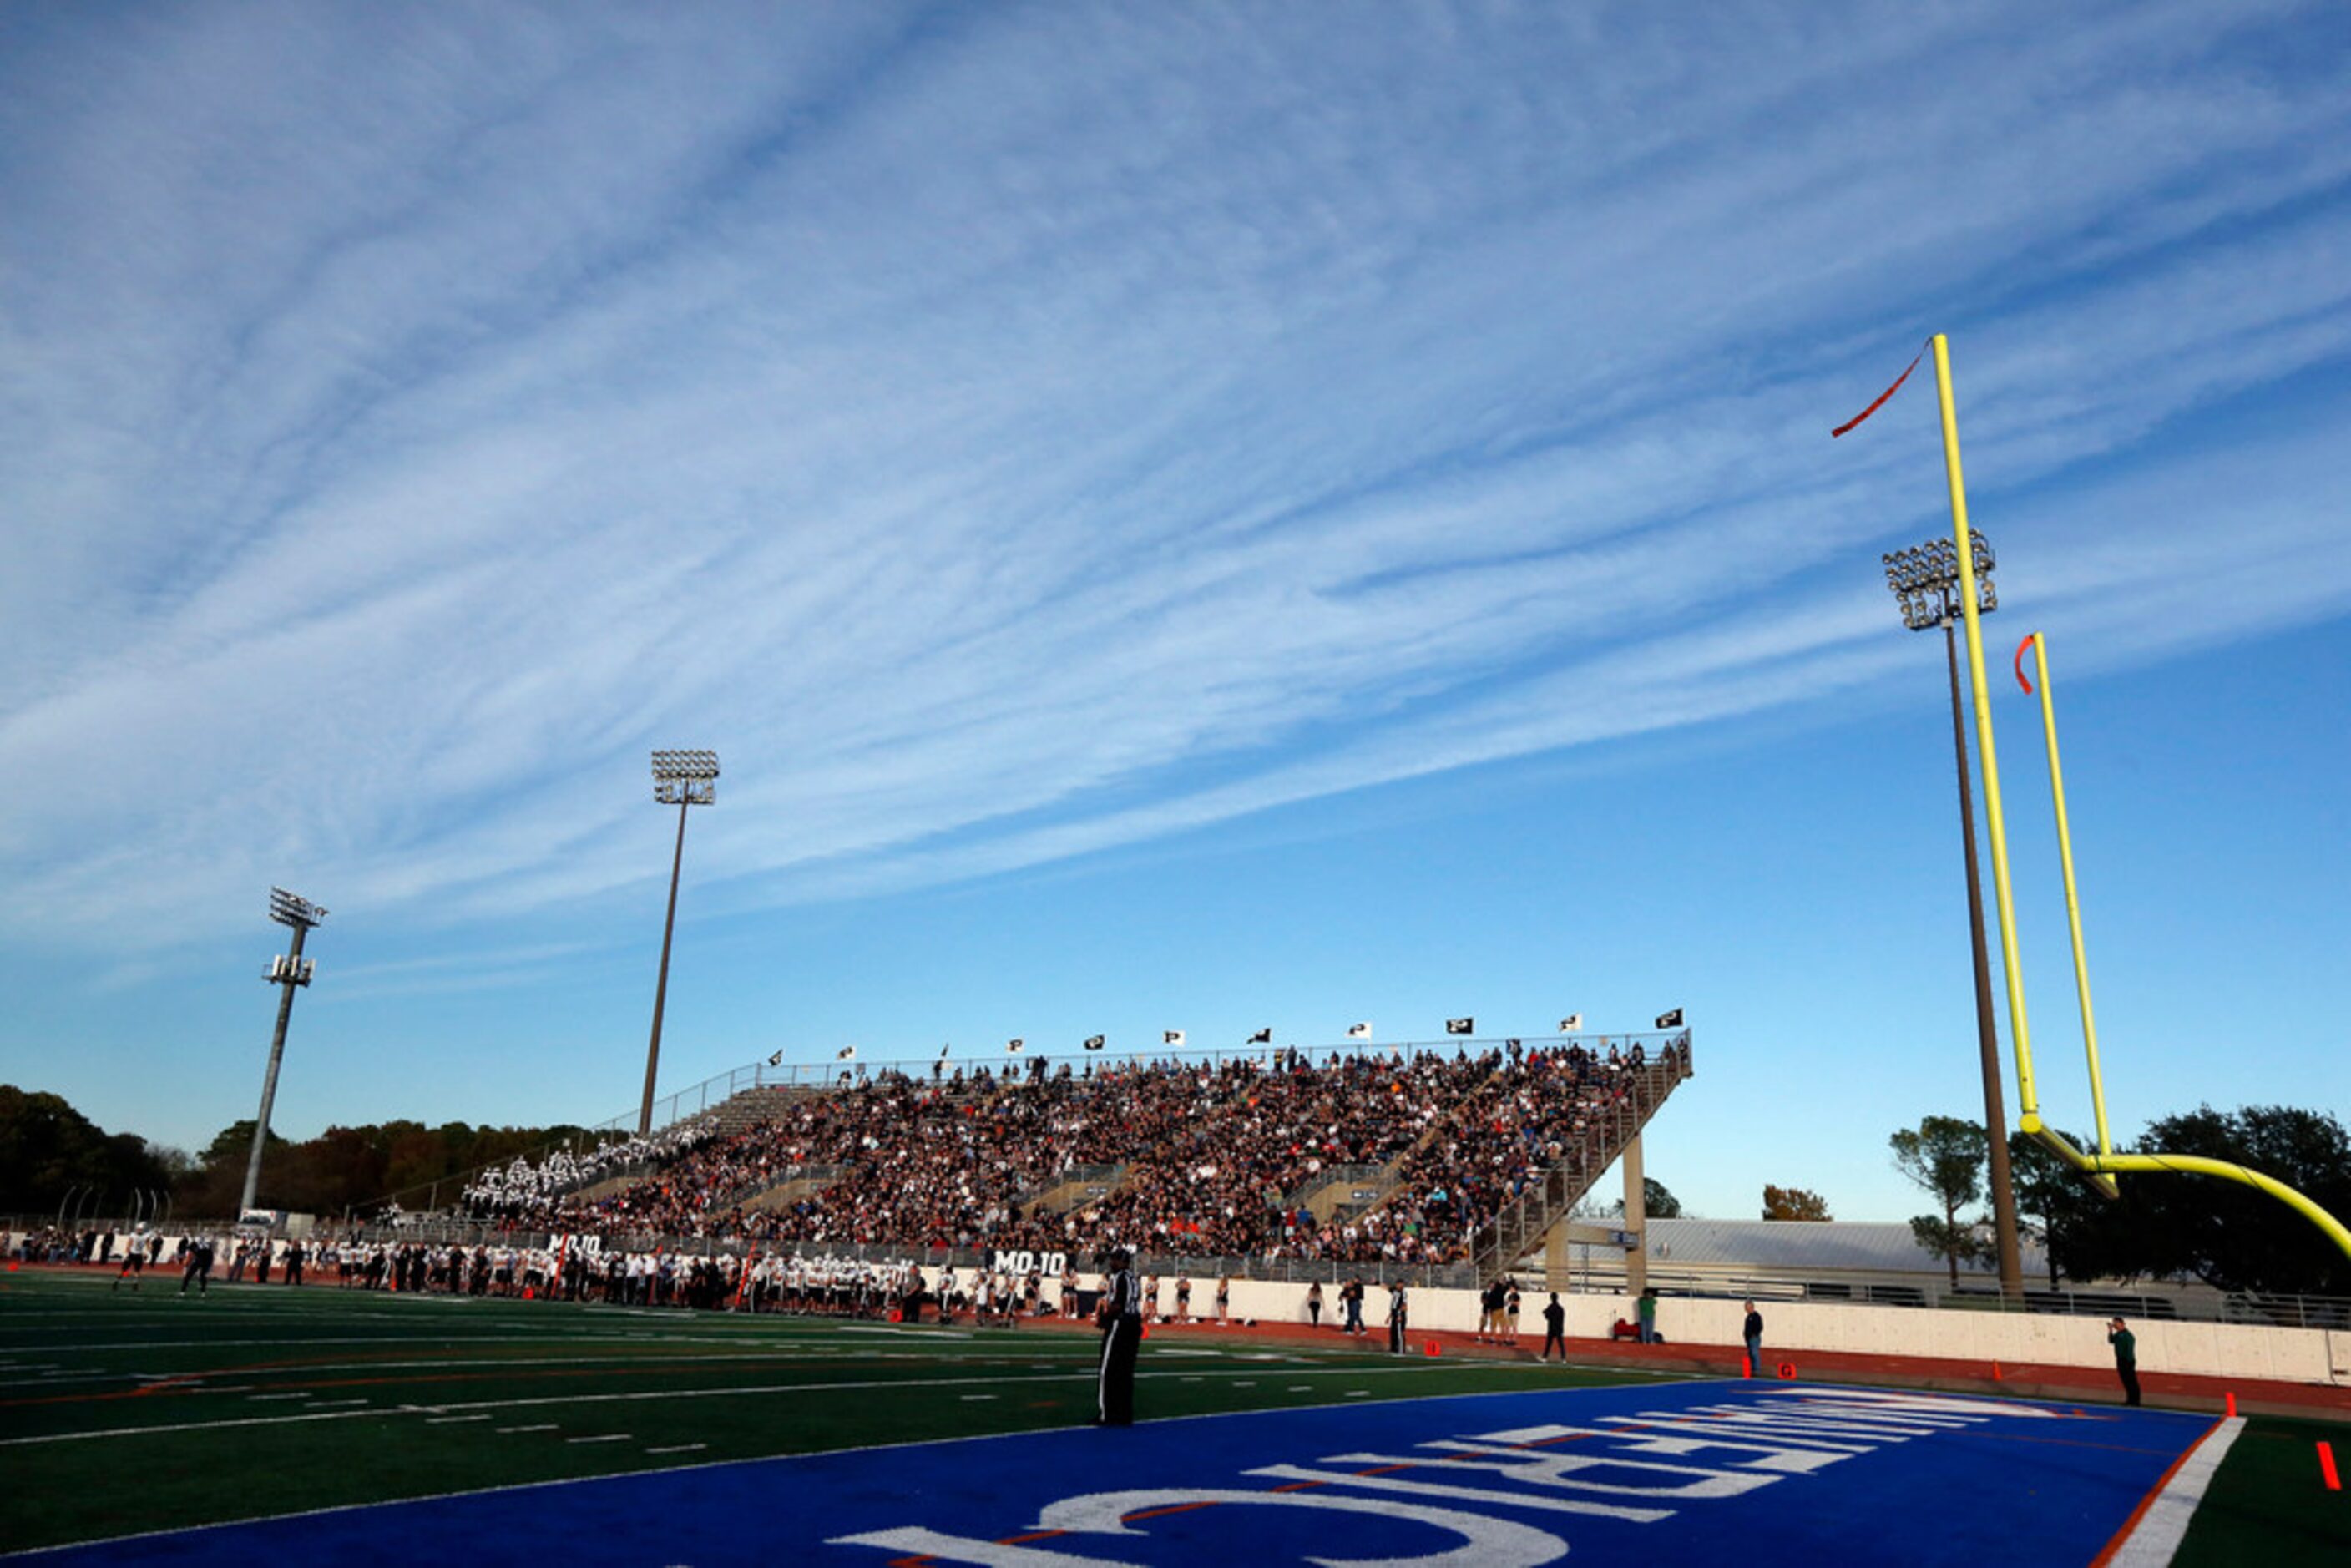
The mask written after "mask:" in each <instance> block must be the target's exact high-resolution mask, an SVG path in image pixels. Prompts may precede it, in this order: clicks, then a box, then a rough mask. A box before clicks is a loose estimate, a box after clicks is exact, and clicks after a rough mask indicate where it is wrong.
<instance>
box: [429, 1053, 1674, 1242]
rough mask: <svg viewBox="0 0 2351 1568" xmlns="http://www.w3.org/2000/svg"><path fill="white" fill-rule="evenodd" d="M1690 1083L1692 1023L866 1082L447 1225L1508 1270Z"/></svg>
mask: <svg viewBox="0 0 2351 1568" xmlns="http://www.w3.org/2000/svg"><path fill="white" fill-rule="evenodd" d="M1689 1072H1690V1044H1689V1036H1688V1032H1687V1030H1680V1031H1676V1032H1673V1033H1670V1034H1664V1033H1661V1034H1656V1035H1635V1036H1615V1037H1606V1038H1604V1039H1602V1040H1595V1041H1592V1042H1589V1043H1587V1042H1584V1041H1582V1040H1570V1041H1566V1042H1562V1043H1559V1044H1545V1045H1540V1046H1536V1047H1532V1048H1530V1047H1527V1046H1525V1045H1523V1044H1522V1043H1521V1042H1520V1041H1519V1040H1494V1041H1478V1042H1462V1043H1455V1044H1451V1045H1449V1046H1447V1047H1433V1046H1423V1047H1386V1048H1381V1049H1363V1048H1359V1049H1356V1050H1353V1051H1338V1050H1333V1051H1328V1052H1315V1053H1308V1052H1305V1051H1294V1050H1282V1051H1270V1052H1265V1053H1260V1054H1253V1055H1235V1056H1227V1057H1223V1058H1216V1057H1211V1058H1208V1059H1205V1060H1186V1059H1178V1058H1155V1059H1132V1060H1113V1061H1101V1062H1095V1061H1088V1062H1087V1063H1085V1064H1084V1066H1083V1067H1082V1068H1080V1069H1073V1067H1072V1065H1071V1064H1070V1063H1068V1062H1066V1061H1065V1062H1062V1063H1061V1064H1059V1065H1058V1066H1056V1065H1053V1064H1050V1063H1049V1062H1047V1061H1044V1060H1042V1059H1031V1060H1029V1061H1026V1062H1023V1063H1019V1064H1017V1065H1014V1066H1012V1067H1010V1068H1008V1070H1006V1071H992V1070H991V1069H989V1068H988V1067H987V1066H985V1065H982V1066H979V1067H977V1068H976V1069H974V1070H970V1071H966V1070H965V1069H963V1068H962V1067H960V1066H957V1067H955V1068H952V1069H951V1068H949V1067H948V1065H947V1064H946V1062H944V1061H934V1062H928V1063H924V1064H920V1065H916V1066H911V1067H910V1066H908V1065H907V1064H893V1065H885V1066H882V1067H880V1068H875V1069H866V1068H858V1069H852V1070H850V1071H844V1072H842V1073H841V1074H840V1075H839V1076H838V1078H837V1079H836V1080H835V1081H833V1082H827V1083H824V1084H822V1085H811V1084H807V1083H800V1082H785V1083H769V1082H753V1083H752V1084H750V1085H749V1086H747V1087H746V1088H743V1089H742V1090H740V1091H739V1092H736V1093H734V1094H732V1095H730V1096H728V1097H727V1098H726V1100H724V1101H723V1102H722V1103H719V1104H718V1105H716V1106H715V1107H713V1108H711V1109H709V1110H708V1111H706V1112H705V1113H700V1114H698V1115H696V1116H695V1117H694V1118H692V1119H691V1120H687V1121H683V1122H680V1123H676V1124H673V1125H671V1126H670V1127H667V1128H664V1129H663V1130H662V1131H660V1132H658V1133H656V1134H653V1136H652V1137H650V1138H644V1139H629V1140H625V1141H619V1142H615V1143H612V1144H610V1145H605V1146H603V1147H601V1148H599V1149H596V1150H594V1151H592V1152H587V1153H581V1152H579V1151H575V1150H571V1149H558V1150H553V1151H549V1153H547V1154H546V1155H543V1156H542V1157H541V1158H540V1159H538V1161H535V1162H534V1161H530V1160H517V1161H515V1162H513V1163H512V1164H510V1165H508V1166H504V1167H501V1168H496V1169H493V1170H490V1171H486V1172H484V1173H480V1174H479V1175H478V1176H476V1178H475V1180H473V1181H472V1182H471V1183H469V1184H468V1185H467V1186H466V1187H465V1194H464V1198H463V1202H462V1205H461V1206H460V1208H459V1210H458V1211H457V1212H456V1213H455V1214H453V1215H449V1216H445V1217H442V1218H446V1219H453V1220H462V1221H466V1222H471V1223H472V1224H473V1225H475V1226H490V1227H495V1228H498V1229H499V1230H501V1231H504V1232H506V1233H507V1234H508V1235H510V1236H511V1235H515V1234H517V1233H541V1234H547V1235H556V1234H560V1235H579V1236H593V1237H595V1238H598V1239H600V1240H601V1241H604V1242H608V1243H611V1244H613V1245H615V1246H625V1247H628V1248H631V1249H639V1250H650V1249H662V1248H675V1247H678V1246H693V1247H700V1248H703V1249H707V1248H708V1247H710V1246H712V1245H714V1244H716V1245H723V1246H726V1247H728V1248H734V1249H776V1248H779V1247H785V1246H789V1247H793V1248H801V1247H811V1246H816V1247H828V1248H831V1247H845V1246H854V1247H861V1248H869V1247H880V1248H896V1249H907V1250H910V1251H913V1252H915V1253H917V1254H920V1255H926V1256H930V1255H940V1254H947V1253H955V1252H962V1251H971V1250H978V1251H987V1250H1004V1249H1029V1250H1037V1251H1055V1252H1061V1253H1064V1254H1069V1255H1089V1254H1091V1253H1092V1252H1094V1251H1096V1250H1099V1249H1102V1248H1104V1247H1109V1246H1113V1245H1119V1246H1125V1247H1129V1248H1132V1249H1134V1250H1135V1251H1137V1252H1138V1253H1141V1254H1144V1255H1146V1256H1183V1257H1192V1258H1220V1259H1231V1260H1238V1262H1237V1265H1236V1266H1237V1267H1246V1266H1248V1264H1249V1263H1250V1262H1258V1263H1263V1262H1271V1261H1276V1260H1322V1261H1327V1262H1332V1263H1353V1264H1368V1265H1405V1266H1420V1267H1424V1268H1426V1267H1432V1266H1448V1265H1471V1264H1473V1263H1474V1264H1478V1265H1479V1267H1481V1268H1486V1267H1491V1266H1496V1265H1499V1266H1508V1265H1509V1264H1510V1263H1513V1262H1515V1261H1516V1260H1517V1258H1516V1256H1515V1255H1513V1256H1510V1257H1502V1256H1500V1251H1501V1250H1502V1249H1504V1248H1505V1243H1504V1240H1503V1239H1504V1238H1505V1237H1509V1238H1513V1239H1520V1238H1524V1239H1535V1240H1540V1239H1541V1236H1542V1234H1543V1233H1544V1232H1545V1231H1546V1230H1548V1229H1550V1228H1552V1225H1554V1224H1556V1223H1558V1222H1561V1221H1562V1220H1563V1219H1564V1217H1565V1216H1566V1215H1567V1213H1568V1211H1569V1210H1570V1209H1571V1208H1572V1207H1573V1206H1574V1204H1575V1203H1576V1202H1577V1201H1578V1200H1580V1199H1581V1198H1582V1197H1583V1194H1584V1193H1585V1192H1586V1191H1587V1190H1588V1189H1589V1188H1590V1187H1591V1186H1592V1185H1593V1182H1594V1181H1595V1180H1596V1179H1597V1178H1598V1177H1599V1176H1600V1175H1601V1174H1602V1173H1603V1172H1604V1171H1605V1170H1606V1169H1607V1168H1608V1167H1609V1166H1611V1165H1612V1164H1614V1162H1615V1161H1616V1159H1617V1158H1618V1156H1619V1155H1621V1154H1622V1152H1623V1151H1624V1149H1625V1145H1627V1144H1628V1143H1629V1142H1631V1141H1632V1140H1634V1139H1636V1138H1637V1137H1638V1134H1639V1132H1640V1129H1641V1127H1642V1125H1643V1124H1646V1121H1647V1120H1648V1118H1649V1117H1650V1116H1652V1115H1654V1114H1655V1113H1656V1110H1657V1109H1658V1107H1659V1106H1661V1105H1662V1104H1663V1103H1664V1102H1665V1100H1666V1098H1667V1095H1668V1094H1670V1093H1671V1092H1672V1090H1673V1088H1674V1087H1675V1085H1676V1084H1677V1083H1679V1082H1681V1081H1682V1080H1683V1079H1685V1078H1687V1076H1688V1075H1689ZM1520 1250H1522V1249H1520Z"/></svg>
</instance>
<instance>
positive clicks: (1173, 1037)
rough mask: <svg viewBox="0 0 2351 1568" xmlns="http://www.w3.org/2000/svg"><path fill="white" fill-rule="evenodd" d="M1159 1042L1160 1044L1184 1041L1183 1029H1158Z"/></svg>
mask: <svg viewBox="0 0 2351 1568" xmlns="http://www.w3.org/2000/svg"><path fill="white" fill-rule="evenodd" d="M1159 1042H1160V1043H1161V1044H1162V1045H1181V1044H1183V1043H1184V1031H1183V1030H1180V1029H1168V1030H1160V1031H1159Z"/></svg>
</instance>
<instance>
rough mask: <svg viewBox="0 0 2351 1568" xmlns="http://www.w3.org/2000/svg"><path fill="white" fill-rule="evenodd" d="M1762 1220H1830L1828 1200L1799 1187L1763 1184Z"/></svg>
mask: <svg viewBox="0 0 2351 1568" xmlns="http://www.w3.org/2000/svg"><path fill="white" fill-rule="evenodd" d="M1763 1218H1766V1219H1830V1218H1834V1216H1833V1215H1831V1214H1830V1213H1829V1200H1828V1199H1827V1198H1824V1197H1822V1196H1821V1195H1820V1194H1819V1193H1816V1192H1810V1191H1807V1190H1805V1189H1804V1188H1802V1187H1801V1186H1772V1185H1771V1183H1769V1182H1766V1183H1764V1184H1763Z"/></svg>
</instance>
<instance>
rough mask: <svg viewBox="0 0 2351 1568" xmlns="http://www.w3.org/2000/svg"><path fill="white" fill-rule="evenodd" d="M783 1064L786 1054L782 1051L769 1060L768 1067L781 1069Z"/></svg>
mask: <svg viewBox="0 0 2351 1568" xmlns="http://www.w3.org/2000/svg"><path fill="white" fill-rule="evenodd" d="M783 1064H784V1053H783V1052H782V1051H778V1052H776V1053H775V1055H773V1056H771V1057H769V1058H768V1066H770V1067H781V1066H782V1065H783Z"/></svg>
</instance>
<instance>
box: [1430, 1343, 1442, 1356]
mask: <svg viewBox="0 0 2351 1568" xmlns="http://www.w3.org/2000/svg"><path fill="white" fill-rule="evenodd" d="M1427 1349H1428V1354H1431V1355H1442V1354H1444V1352H1442V1351H1440V1350H1438V1349H1437V1342H1436V1341H1435V1340H1430V1341H1429V1342H1428V1345H1427Z"/></svg>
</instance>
